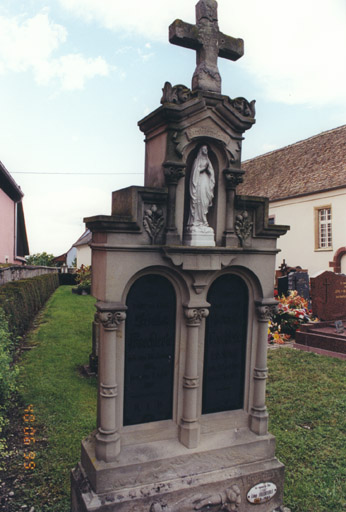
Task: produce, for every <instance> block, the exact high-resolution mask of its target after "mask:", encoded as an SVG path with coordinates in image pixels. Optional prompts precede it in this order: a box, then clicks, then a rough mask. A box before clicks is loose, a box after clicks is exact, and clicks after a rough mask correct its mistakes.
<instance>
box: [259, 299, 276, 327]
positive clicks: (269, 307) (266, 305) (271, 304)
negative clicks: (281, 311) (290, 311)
mask: <svg viewBox="0 0 346 512" xmlns="http://www.w3.org/2000/svg"><path fill="white" fill-rule="evenodd" d="M255 304H256V313H257V317H258V320H259V321H260V322H269V320H270V319H271V318H272V316H273V314H274V313H275V311H276V309H277V306H278V303H277V301H276V300H275V299H264V300H262V301H257V300H256V301H255Z"/></svg>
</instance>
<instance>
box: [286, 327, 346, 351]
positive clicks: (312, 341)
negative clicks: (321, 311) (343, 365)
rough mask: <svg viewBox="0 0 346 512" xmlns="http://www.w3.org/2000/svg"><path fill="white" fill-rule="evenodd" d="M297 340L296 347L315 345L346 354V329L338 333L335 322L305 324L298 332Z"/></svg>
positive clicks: (317, 347) (322, 348)
mask: <svg viewBox="0 0 346 512" xmlns="http://www.w3.org/2000/svg"><path fill="white" fill-rule="evenodd" d="M344 323H345V320H344ZM295 341H296V348H300V346H305V347H313V348H316V349H320V350H324V351H329V352H335V353H337V354H344V355H345V356H346V331H344V332H343V333H337V332H336V329H335V324H334V322H327V321H325V322H316V323H312V324H303V325H302V326H301V327H300V330H299V331H297V332H296V336H295Z"/></svg>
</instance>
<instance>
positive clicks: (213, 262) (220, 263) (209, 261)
mask: <svg viewBox="0 0 346 512" xmlns="http://www.w3.org/2000/svg"><path fill="white" fill-rule="evenodd" d="M162 251H163V257H164V258H167V259H169V260H170V261H171V262H172V263H173V265H174V266H175V267H181V268H182V270H202V271H207V270H221V269H222V268H225V267H229V266H230V265H231V263H232V261H233V260H234V259H235V258H236V257H237V255H235V254H230V253H226V252H218V251H215V249H214V250H211V249H210V248H202V247H186V248H185V247H179V248H168V247H163V248H162Z"/></svg>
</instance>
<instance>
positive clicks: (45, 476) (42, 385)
mask: <svg viewBox="0 0 346 512" xmlns="http://www.w3.org/2000/svg"><path fill="white" fill-rule="evenodd" d="M94 302H95V300H94V299H93V298H92V297H90V296H78V295H73V294H72V293H71V287H68V286H63V287H60V288H59V289H58V290H57V291H56V292H55V294H54V295H53V297H52V298H51V299H50V301H49V303H48V305H47V308H46V310H45V312H44V314H43V315H42V323H41V325H40V327H39V328H38V329H37V330H36V331H35V332H33V333H32V334H31V336H30V339H29V343H31V344H33V345H36V346H35V348H33V349H32V350H31V351H29V352H28V353H26V354H25V355H24V357H23V358H22V361H21V371H20V385H21V397H22V399H23V403H24V404H27V405H28V404H32V405H33V406H34V409H35V415H36V423H37V425H38V428H37V435H36V437H37V440H38V442H37V446H36V452H37V457H36V459H35V461H36V464H37V466H36V468H35V469H34V470H33V471H32V472H31V473H30V474H27V475H26V481H25V487H26V489H25V491H23V492H25V494H26V495H27V496H30V497H31V501H30V503H31V504H32V505H34V506H35V512H48V511H49V512H68V511H69V493H70V481H69V472H70V469H71V468H72V467H73V466H74V465H75V464H76V463H77V461H78V460H79V458H80V441H81V440H82V439H83V438H84V437H85V436H86V435H88V434H89V433H90V432H91V431H92V430H94V428H95V424H96V387H97V384H96V379H86V378H85V377H82V376H81V375H80V373H79V370H78V368H79V366H80V365H82V364H85V363H87V362H88V357H89V353H90V351H91V323H92V320H93V315H94V312H95V308H94ZM268 363H269V364H268V366H269V379H268V386H267V406H268V409H269V413H270V432H272V433H273V434H274V435H275V436H276V441H277V450H276V455H277V457H278V458H279V459H280V460H281V461H282V462H283V463H284V464H285V466H286V485H285V505H286V506H288V507H290V508H291V509H292V512H342V511H343V510H345V503H346V497H345V488H344V487H343V486H344V482H345V481H346V474H345V472H346V463H345V460H346V447H345V444H346V443H345V432H346V428H345V427H346V424H345V421H346V420H345V396H346V381H345V370H346V362H345V361H340V360H338V359H335V358H329V357H324V356H317V355H314V354H309V353H303V352H299V351H296V350H292V349H288V348H280V349H277V350H270V351H269V355H268ZM42 439H43V440H42Z"/></svg>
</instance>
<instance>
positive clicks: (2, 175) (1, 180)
mask: <svg viewBox="0 0 346 512" xmlns="http://www.w3.org/2000/svg"><path fill="white" fill-rule="evenodd" d="M0 188H1V189H2V190H3V191H4V192H5V193H6V194H7V195H8V196H9V197H10V198H11V199H12V201H20V200H21V199H22V197H23V196H24V194H23V192H22V191H21V188H20V187H19V185H17V183H16V182H15V181H14V179H13V178H12V176H11V174H10V173H9V172H8V170H7V169H6V167H5V166H4V164H3V163H2V162H0Z"/></svg>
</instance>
